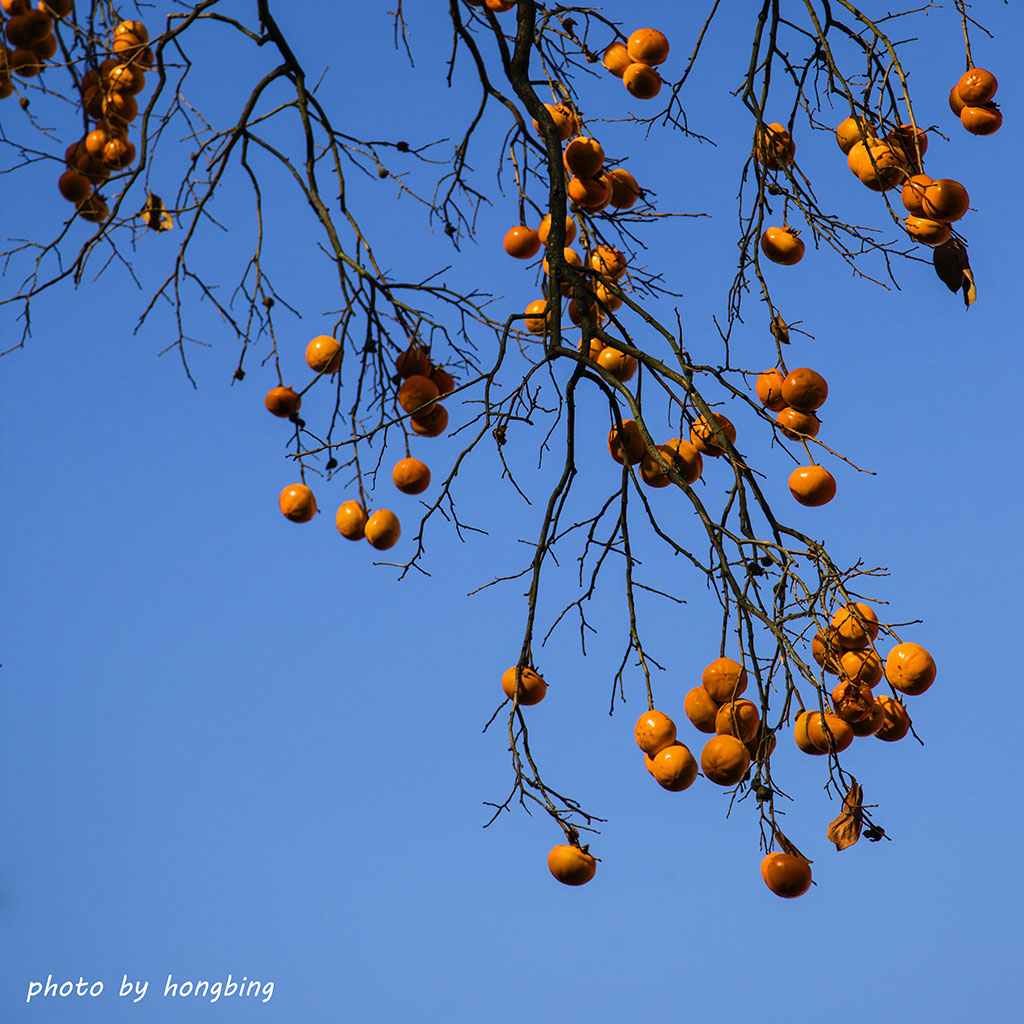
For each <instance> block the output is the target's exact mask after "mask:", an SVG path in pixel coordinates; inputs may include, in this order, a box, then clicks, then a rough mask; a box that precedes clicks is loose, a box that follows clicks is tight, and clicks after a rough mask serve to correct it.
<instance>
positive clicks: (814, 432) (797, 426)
mask: <svg viewBox="0 0 1024 1024" xmlns="http://www.w3.org/2000/svg"><path fill="white" fill-rule="evenodd" d="M775 422H776V423H778V425H779V430H781V431H782V433H783V435H784V436H785V437H788V438H789V439H790V441H802V440H803V439H804V438H805V437H817V436H818V431H819V430H820V429H821V420H819V419H818V417H817V416H815V415H814V413H813V412H801V411H800V410H799V409H791V408H790V407H789V406H788V405H787V406H785V407H784V408H782V409H780V410H779V415H778V416H776V417H775Z"/></svg>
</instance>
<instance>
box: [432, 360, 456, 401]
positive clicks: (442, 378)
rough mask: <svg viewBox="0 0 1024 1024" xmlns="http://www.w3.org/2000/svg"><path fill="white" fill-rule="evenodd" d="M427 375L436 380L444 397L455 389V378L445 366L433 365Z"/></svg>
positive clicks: (439, 391)
mask: <svg viewBox="0 0 1024 1024" xmlns="http://www.w3.org/2000/svg"><path fill="white" fill-rule="evenodd" d="M427 376H428V377H430V379H431V380H432V381H433V382H434V385H435V386H436V387H437V393H438V394H439V395H440V396H441V397H442V398H444V397H445V396H446V395H450V394H451V393H452V392H453V391H454V390H455V378H454V377H453V376H452V375H451V374H450V373H449V372H448V371H447V370H446V369H445V368H444V367H443V366H432V367H431V368H430V373H429V374H427Z"/></svg>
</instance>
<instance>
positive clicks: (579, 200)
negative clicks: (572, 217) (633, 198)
mask: <svg viewBox="0 0 1024 1024" xmlns="http://www.w3.org/2000/svg"><path fill="white" fill-rule="evenodd" d="M566 191H567V192H568V194H569V198H570V199H571V200H572V201H573V202H574V203H575V204H576V205H577V206H578V207H579V208H580V209H581V210H589V211H591V212H597V211H598V210H603V209H604V208H605V207H606V206H607V205H608V203H609V202H610V201H611V198H612V185H611V181H610V180H609V179H608V175H607V174H605V173H604V172H603V171H599V172H598V173H597V174H596V175H595V176H594V177H592V178H578V177H576V175H573V176H572V177H571V178H570V179H569V184H568V185H567V186H566Z"/></svg>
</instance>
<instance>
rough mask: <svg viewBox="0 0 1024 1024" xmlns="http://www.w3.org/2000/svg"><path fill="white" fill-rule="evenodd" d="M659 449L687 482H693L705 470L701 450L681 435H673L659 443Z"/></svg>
mask: <svg viewBox="0 0 1024 1024" xmlns="http://www.w3.org/2000/svg"><path fill="white" fill-rule="evenodd" d="M658 450H659V451H661V452H662V453H663V454H664V456H665V458H666V459H667V460H668V462H669V464H670V465H671V466H672V468H673V469H674V470H675V471H676V472H677V473H678V474H679V475H680V476H681V477H682V478H683V480H684V482H685V483H688V484H692V483H693V482H694V481H696V480H697V479H699V477H700V475H701V473H703V472H704V459H703V457H702V456H701V454H700V452H699V451H698V450H697V448H696V447H695V446H694V445H692V444H690V442H689V441H684V440H683V439H682V438H681V437H673V438H672V440H671V441H666V442H665V444H662V445H658Z"/></svg>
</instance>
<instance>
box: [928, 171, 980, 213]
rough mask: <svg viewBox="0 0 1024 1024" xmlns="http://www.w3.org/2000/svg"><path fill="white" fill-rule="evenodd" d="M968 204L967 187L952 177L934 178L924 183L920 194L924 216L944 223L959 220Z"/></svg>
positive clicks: (969, 203) (966, 209) (968, 206)
mask: <svg viewBox="0 0 1024 1024" xmlns="http://www.w3.org/2000/svg"><path fill="white" fill-rule="evenodd" d="M970 205H971V198H970V196H969V195H968V194H967V189H965V188H964V187H963V185H961V184H960V182H959V181H954V180H953V179H952V178H936V180H935V181H933V182H932V183H931V184H930V185H925V187H924V190H923V194H922V196H921V210H922V211H923V213H924V216H926V217H928V218H929V219H930V220H941V221H945V222H946V223H952V222H953V221H957V220H959V219H960V218H961V217H962V216H963V215H964V214H965V213H966V212H967V211H968V209H969V208H970Z"/></svg>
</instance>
